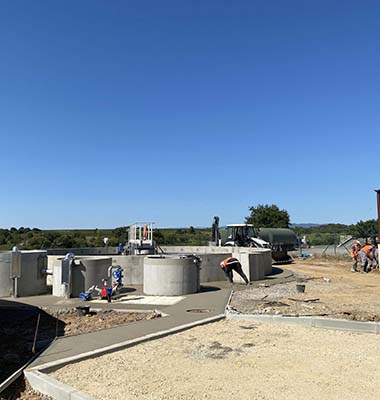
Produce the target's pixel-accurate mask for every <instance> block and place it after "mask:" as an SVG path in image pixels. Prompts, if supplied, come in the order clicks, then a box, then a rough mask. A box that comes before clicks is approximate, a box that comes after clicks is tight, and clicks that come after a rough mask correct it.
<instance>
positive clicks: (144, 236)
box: [143, 225, 148, 240]
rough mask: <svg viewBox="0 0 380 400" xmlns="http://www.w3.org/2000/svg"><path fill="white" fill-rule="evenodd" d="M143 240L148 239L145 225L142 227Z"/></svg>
mask: <svg viewBox="0 0 380 400" xmlns="http://www.w3.org/2000/svg"><path fill="white" fill-rule="evenodd" d="M143 238H144V240H147V239H148V227H147V226H146V225H144V227H143Z"/></svg>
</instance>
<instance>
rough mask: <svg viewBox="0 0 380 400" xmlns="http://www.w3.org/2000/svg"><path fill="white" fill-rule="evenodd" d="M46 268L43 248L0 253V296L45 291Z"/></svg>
mask: <svg viewBox="0 0 380 400" xmlns="http://www.w3.org/2000/svg"><path fill="white" fill-rule="evenodd" d="M46 269H47V252H46V251H44V250H22V251H18V252H17V253H13V252H11V251H7V252H3V253H0V297H7V296H11V295H17V296H18V297H24V296H34V295H38V294H44V293H46V292H47V284H46V273H45V272H46ZM12 277H13V278H15V279H12ZM16 280H17V282H16Z"/></svg>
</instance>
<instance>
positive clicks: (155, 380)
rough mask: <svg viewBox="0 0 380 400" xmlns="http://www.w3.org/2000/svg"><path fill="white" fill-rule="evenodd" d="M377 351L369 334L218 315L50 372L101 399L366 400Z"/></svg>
mask: <svg viewBox="0 0 380 400" xmlns="http://www.w3.org/2000/svg"><path fill="white" fill-rule="evenodd" d="M379 350H380V343H379V340H378V337H377V336H376V335H370V334H355V333H348V332H338V331H326V330H318V329H313V328H305V327H298V326H297V327H295V326H286V325H282V324H281V325H274V324H272V325H271V324H264V323H255V324H253V323H252V322H246V321H245V322H244V321H234V320H224V321H221V322H217V323H212V324H208V325H204V326H199V327H196V328H193V329H191V330H188V331H185V332H182V333H179V334H175V335H171V336H168V337H166V338H162V339H160V340H155V341H151V342H148V343H145V344H141V345H138V346H135V347H132V348H130V349H126V350H123V351H119V352H117V353H112V354H108V355H104V356H101V357H99V358H97V359H96V360H85V361H82V362H79V363H76V364H72V365H70V366H66V367H64V368H62V369H60V370H58V371H55V372H54V373H53V374H52V375H53V376H54V377H55V378H56V379H59V380H60V381H63V382H65V383H67V384H69V385H71V386H74V387H75V388H77V389H79V390H81V391H83V392H86V393H88V394H90V395H91V396H93V397H94V398H96V399H102V400H106V399H109V400H111V399H112V400H118V399H120V400H121V399H150V400H163V399H165V400H174V399H176V400H178V399H182V400H195V399H196V400H198V399H208V400H224V399H226V400H231V399H236V400H239V399H243V400H254V399H257V400H258V399H260V400H272V399H275V400H281V399H302V400H304V399H312V400H313V399H315V400H317V399H318V400H324V399H326V400H327V399H329V400H331V399H337V400H338V399H339V400H340V399H347V400H350V399H355V400H357V399H363V400H367V399H378V393H379V391H380V356H379ZM94 365H96V368H95V367H94Z"/></svg>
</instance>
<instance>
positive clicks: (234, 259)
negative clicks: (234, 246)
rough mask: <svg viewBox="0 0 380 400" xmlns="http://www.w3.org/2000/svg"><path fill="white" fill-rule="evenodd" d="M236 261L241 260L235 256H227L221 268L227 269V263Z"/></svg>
mask: <svg viewBox="0 0 380 400" xmlns="http://www.w3.org/2000/svg"><path fill="white" fill-rule="evenodd" d="M235 262H239V260H238V259H237V258H235V257H227V258H225V259H224V260H223V261H222V262H221V263H220V266H221V268H223V269H226V268H227V264H231V263H235Z"/></svg>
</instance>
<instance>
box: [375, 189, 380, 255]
mask: <svg viewBox="0 0 380 400" xmlns="http://www.w3.org/2000/svg"><path fill="white" fill-rule="evenodd" d="M375 192H376V194H377V257H379V256H380V189H377V190H375Z"/></svg>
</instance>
